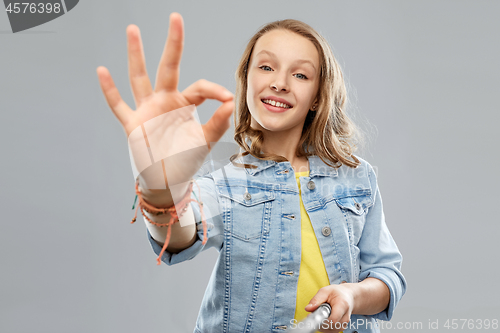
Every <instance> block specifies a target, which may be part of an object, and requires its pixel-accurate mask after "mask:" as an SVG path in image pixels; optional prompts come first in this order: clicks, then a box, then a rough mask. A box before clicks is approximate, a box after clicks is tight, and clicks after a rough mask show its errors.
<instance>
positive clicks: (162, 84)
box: [155, 13, 184, 91]
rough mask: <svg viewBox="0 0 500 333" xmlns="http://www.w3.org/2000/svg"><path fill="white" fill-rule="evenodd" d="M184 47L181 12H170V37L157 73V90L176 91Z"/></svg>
mask: <svg viewBox="0 0 500 333" xmlns="http://www.w3.org/2000/svg"><path fill="white" fill-rule="evenodd" d="M183 47H184V27H183V21H182V16H181V15H180V14H179V13H172V14H170V25H169V27H168V37H167V42H166V44H165V48H164V49H163V54H162V56H161V60H160V64H159V65H158V71H157V74H156V83H155V91H160V90H166V91H174V90H176V89H177V84H178V83H179V66H180V63H181V57H182V49H183Z"/></svg>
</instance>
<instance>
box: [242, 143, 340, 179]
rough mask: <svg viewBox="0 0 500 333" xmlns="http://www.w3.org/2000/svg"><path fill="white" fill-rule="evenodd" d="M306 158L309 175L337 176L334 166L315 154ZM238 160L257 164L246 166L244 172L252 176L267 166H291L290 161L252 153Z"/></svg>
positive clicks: (311, 176)
mask: <svg viewBox="0 0 500 333" xmlns="http://www.w3.org/2000/svg"><path fill="white" fill-rule="evenodd" d="M246 142H247V144H248V145H249V146H250V145H251V144H250V140H249V139H247V141H246ZM242 152H244V150H243V148H241V147H240V153H242ZM307 159H308V160H309V169H310V170H309V177H310V178H313V177H315V176H332V177H335V176H337V174H338V172H337V169H336V168H333V167H331V166H329V165H327V164H326V163H325V162H323V161H322V160H321V158H319V157H318V156H316V155H312V156H307ZM238 161H239V162H240V163H245V164H253V165H255V166H257V168H255V169H251V168H246V169H245V170H246V172H247V173H248V174H250V175H252V176H254V175H255V174H257V173H259V172H261V171H262V170H265V169H267V168H270V167H273V166H281V167H283V168H289V169H291V168H292V165H291V163H290V162H288V161H286V162H279V163H278V162H276V161H270V160H261V159H259V158H256V157H255V156H253V155H250V154H248V155H246V156H242V157H240V158H238Z"/></svg>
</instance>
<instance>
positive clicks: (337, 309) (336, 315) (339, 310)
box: [328, 306, 346, 323]
mask: <svg viewBox="0 0 500 333" xmlns="http://www.w3.org/2000/svg"><path fill="white" fill-rule="evenodd" d="M345 314H346V310H345V309H344V308H343V307H341V306H334V307H333V308H332V312H331V313H330V317H328V319H329V320H331V321H332V322H334V323H336V322H340V321H341V319H342V317H344V315H345Z"/></svg>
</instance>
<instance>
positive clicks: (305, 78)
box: [295, 73, 307, 80]
mask: <svg viewBox="0 0 500 333" xmlns="http://www.w3.org/2000/svg"><path fill="white" fill-rule="evenodd" d="M295 75H300V76H296V77H297V78H299V79H301V80H307V76H305V75H304V74H301V73H298V74H295Z"/></svg>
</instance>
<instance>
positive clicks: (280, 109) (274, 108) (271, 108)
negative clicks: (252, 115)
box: [262, 101, 291, 113]
mask: <svg viewBox="0 0 500 333" xmlns="http://www.w3.org/2000/svg"><path fill="white" fill-rule="evenodd" d="M262 105H264V107H265V108H266V109H267V110H268V111H271V112H274V113H280V112H286V111H288V110H290V109H291V108H283V107H279V106H274V105H271V104H267V103H264V102H263V101H262Z"/></svg>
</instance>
